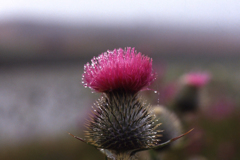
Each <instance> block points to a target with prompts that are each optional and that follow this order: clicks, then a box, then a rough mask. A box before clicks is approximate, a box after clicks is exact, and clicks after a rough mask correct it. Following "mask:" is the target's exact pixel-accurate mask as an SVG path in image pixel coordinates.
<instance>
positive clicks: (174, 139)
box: [170, 128, 194, 142]
mask: <svg viewBox="0 0 240 160" xmlns="http://www.w3.org/2000/svg"><path fill="white" fill-rule="evenodd" d="M193 130H194V128H192V129H190V130H189V131H188V132H186V133H184V134H182V135H180V136H178V137H175V138H173V139H171V140H170V141H171V142H173V141H176V140H177V139H179V138H181V137H183V136H185V135H187V134H188V133H190V132H192V131H193Z"/></svg>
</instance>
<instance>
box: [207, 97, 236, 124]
mask: <svg viewBox="0 0 240 160" xmlns="http://www.w3.org/2000/svg"><path fill="white" fill-rule="evenodd" d="M234 110H235V103H234V101H233V100H231V99H230V98H227V97H220V98H219V99H218V100H217V101H216V102H215V103H214V104H213V105H212V106H210V107H209V108H208V109H207V111H206V115H207V116H208V117H209V118H210V119H212V120H223V119H226V118H227V117H230V116H231V114H232V113H233V112H234Z"/></svg>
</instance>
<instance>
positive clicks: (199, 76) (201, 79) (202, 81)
mask: <svg viewBox="0 0 240 160" xmlns="http://www.w3.org/2000/svg"><path fill="white" fill-rule="evenodd" d="M210 79H211V76H210V74H209V73H206V72H191V73H187V74H185V75H183V76H182V78H181V82H182V83H183V84H185V85H190V86H193V87H196V88H200V87H203V86H204V85H206V84H207V83H208V82H209V80H210Z"/></svg>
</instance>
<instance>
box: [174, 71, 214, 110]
mask: <svg viewBox="0 0 240 160" xmlns="http://www.w3.org/2000/svg"><path fill="white" fill-rule="evenodd" d="M209 80H210V75H209V74H208V73H204V72H202V73H200V72H192V73H188V74H185V75H183V76H182V77H181V79H180V82H181V83H182V86H181V88H180V89H179V92H178V94H177V95H176V98H175V100H174V107H175V109H176V110H177V111H179V112H181V113H185V112H195V111H197V109H198V108H199V105H200V102H199V91H200V89H201V88H202V87H203V86H204V85H206V84H207V83H208V82H209Z"/></svg>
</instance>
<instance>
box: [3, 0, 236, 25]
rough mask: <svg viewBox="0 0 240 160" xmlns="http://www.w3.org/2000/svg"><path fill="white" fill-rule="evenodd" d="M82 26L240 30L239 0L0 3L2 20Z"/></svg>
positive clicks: (13, 0) (32, 0)
mask: <svg viewBox="0 0 240 160" xmlns="http://www.w3.org/2000/svg"><path fill="white" fill-rule="evenodd" d="M9 17H28V18H36V19H38V20H48V21H49V20H51V21H52V20H54V21H59V22H64V23H66V22H68V23H69V22H70V23H81V22H83V21H85V22H103V23H129V22H131V21H140V22H141V21H142V22H144V21H146V20H148V21H153V22H156V23H157V22H169V23H179V22H180V23H182V24H197V25H209V24H211V25H230V26H234V27H239V28H240V1H239V0H208V1H207V0H137V1H134V0H132V1H131V0H119V1H114V0H102V1H100V0H84V1H83V0H0V19H5V20H6V19H8V18H9Z"/></svg>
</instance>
